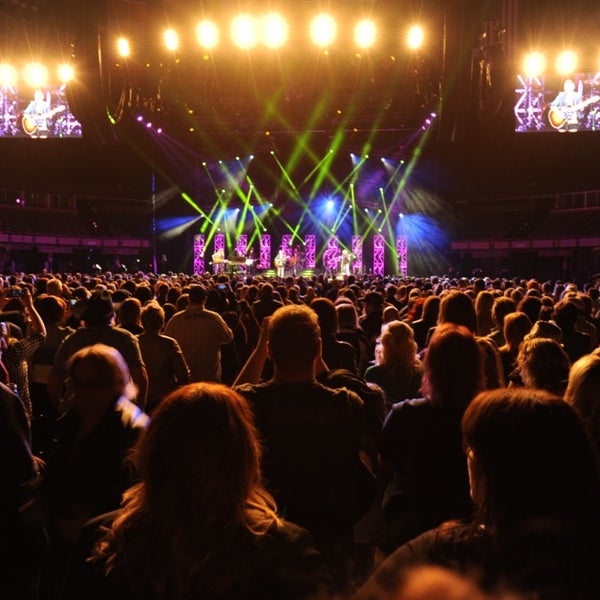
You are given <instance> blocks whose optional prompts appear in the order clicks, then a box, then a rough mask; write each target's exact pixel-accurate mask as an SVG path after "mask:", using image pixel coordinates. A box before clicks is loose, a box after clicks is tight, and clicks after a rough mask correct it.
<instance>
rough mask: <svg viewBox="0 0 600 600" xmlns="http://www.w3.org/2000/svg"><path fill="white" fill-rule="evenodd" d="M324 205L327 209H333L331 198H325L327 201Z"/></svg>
mask: <svg viewBox="0 0 600 600" xmlns="http://www.w3.org/2000/svg"><path fill="white" fill-rule="evenodd" d="M325 206H327V210H332V209H333V200H327V203H326V205H325Z"/></svg>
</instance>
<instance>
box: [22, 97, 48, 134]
mask: <svg viewBox="0 0 600 600" xmlns="http://www.w3.org/2000/svg"><path fill="white" fill-rule="evenodd" d="M48 96H49V94H48ZM48 113H50V98H49V97H48V98H46V97H45V96H44V92H42V90H35V92H34V93H33V100H32V101H31V102H30V103H29V104H28V105H27V108H26V109H25V110H24V111H23V121H24V129H25V132H26V133H27V134H28V135H31V136H32V137H33V136H34V135H35V136H37V137H47V136H48ZM30 130H31V133H30V132H29V131H30Z"/></svg>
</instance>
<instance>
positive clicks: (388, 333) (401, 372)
mask: <svg viewBox="0 0 600 600" xmlns="http://www.w3.org/2000/svg"><path fill="white" fill-rule="evenodd" d="M421 370H422V369H421V361H420V360H419V359H418V357H417V343H416V342H415V337H414V333H413V330H412V327H411V326H410V325H409V324H408V323H405V322H404V321H392V322H391V323H388V324H387V325H384V326H383V327H382V334H381V337H380V338H379V340H378V343H377V346H376V347H375V364H374V365H372V366H370V367H368V368H367V370H366V371H365V381H367V382H368V383H375V384H377V385H378V386H379V387H380V388H381V389H382V390H383V392H384V394H385V402H386V405H387V407H388V408H389V407H391V406H392V405H393V404H394V403H395V402H401V401H402V400H406V399H408V398H416V397H417V396H418V395H419V390H420V387H421Z"/></svg>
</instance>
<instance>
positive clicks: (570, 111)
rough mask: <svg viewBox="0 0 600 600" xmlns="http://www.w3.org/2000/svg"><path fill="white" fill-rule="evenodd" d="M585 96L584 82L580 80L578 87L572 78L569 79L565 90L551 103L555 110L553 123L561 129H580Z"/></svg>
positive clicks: (564, 87)
mask: <svg viewBox="0 0 600 600" xmlns="http://www.w3.org/2000/svg"><path fill="white" fill-rule="evenodd" d="M582 97H583V84H582V82H581V81H580V82H579V87H578V88H576V86H575V82H574V81H573V80H572V79H567V80H566V81H565V83H564V85H563V91H562V92H559V93H558V94H557V96H556V98H554V100H553V101H552V102H551V103H550V106H551V108H552V109H554V110H553V112H552V115H553V116H554V119H553V120H551V124H552V126H553V127H554V128H555V129H558V130H559V131H577V130H578V129H579V120H580V118H581V116H582V115H581V107H579V106H578V105H579V104H580V103H581V99H582Z"/></svg>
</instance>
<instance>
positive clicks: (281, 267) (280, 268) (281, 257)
mask: <svg viewBox="0 0 600 600" xmlns="http://www.w3.org/2000/svg"><path fill="white" fill-rule="evenodd" d="M273 262H274V263H275V269H276V273H277V277H280V278H283V277H285V263H286V256H285V251H284V249H283V248H279V252H278V253H277V254H276V255H275V259H274V260H273Z"/></svg>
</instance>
